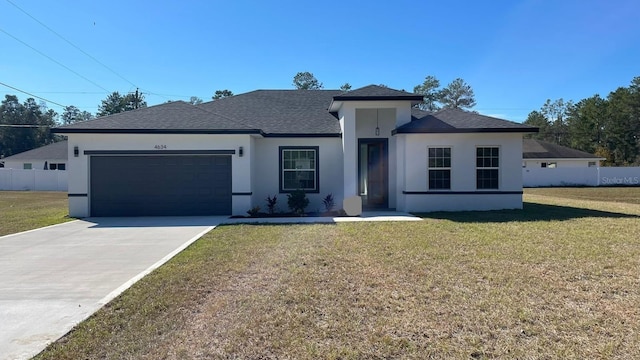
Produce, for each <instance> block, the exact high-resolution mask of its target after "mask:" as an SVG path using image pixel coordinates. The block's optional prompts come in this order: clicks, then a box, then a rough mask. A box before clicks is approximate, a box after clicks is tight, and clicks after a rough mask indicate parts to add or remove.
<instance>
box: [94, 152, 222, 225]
mask: <svg viewBox="0 0 640 360" xmlns="http://www.w3.org/2000/svg"><path fill="white" fill-rule="evenodd" d="M90 168H91V170H90V176H91V177H90V194H89V195H90V202H91V216H194V215H229V214H231V156H229V155H213V156H208V155H156V156H132V155H117V156H114V155H109V156H91V160H90Z"/></svg>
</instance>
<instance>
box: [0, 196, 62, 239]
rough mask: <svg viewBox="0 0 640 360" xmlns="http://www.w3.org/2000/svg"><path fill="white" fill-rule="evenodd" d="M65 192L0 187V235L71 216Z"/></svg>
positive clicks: (60, 220)
mask: <svg viewBox="0 0 640 360" xmlns="http://www.w3.org/2000/svg"><path fill="white" fill-rule="evenodd" d="M68 213H69V211H68V208H67V193H66V192H44V191H0V236H3V235H7V234H13V233H17V232H20V231H26V230H31V229H37V228H39V227H43V226H48V225H53V224H58V223H62V222H65V221H70V220H73V219H71V218H69V217H68V216H67V214H68Z"/></svg>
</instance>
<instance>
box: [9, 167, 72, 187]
mask: <svg viewBox="0 0 640 360" xmlns="http://www.w3.org/2000/svg"><path fill="white" fill-rule="evenodd" d="M67 189H68V186H67V172H66V171H59V170H22V169H4V168H0V190H22V191H34V190H35V191H67Z"/></svg>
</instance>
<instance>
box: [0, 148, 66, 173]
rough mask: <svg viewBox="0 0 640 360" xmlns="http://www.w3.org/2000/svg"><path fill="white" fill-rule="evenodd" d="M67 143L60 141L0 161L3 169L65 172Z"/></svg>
mask: <svg viewBox="0 0 640 360" xmlns="http://www.w3.org/2000/svg"><path fill="white" fill-rule="evenodd" d="M67 147H68V146H67V142H66V141H60V142H56V143H53V144H49V145H45V146H41V147H39V148H35V149H32V150H29V151H25V152H21V153H19V154H15V155H11V156H7V157H6V158H4V159H2V161H3V162H4V168H5V169H24V170H31V169H37V170H66V169H67V156H68V155H67Z"/></svg>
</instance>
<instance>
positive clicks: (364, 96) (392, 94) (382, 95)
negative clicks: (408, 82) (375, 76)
mask: <svg viewBox="0 0 640 360" xmlns="http://www.w3.org/2000/svg"><path fill="white" fill-rule="evenodd" d="M422 99H423V96H422V95H419V94H413V93H409V92H406V91H403V90H395V89H391V88H388V87H386V86H379V85H368V86H365V87H361V88H358V89H355V90H351V91H347V92H344V93H342V94H339V95H336V96H334V97H333V100H334V101H376V100H409V101H422Z"/></svg>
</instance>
